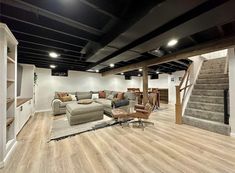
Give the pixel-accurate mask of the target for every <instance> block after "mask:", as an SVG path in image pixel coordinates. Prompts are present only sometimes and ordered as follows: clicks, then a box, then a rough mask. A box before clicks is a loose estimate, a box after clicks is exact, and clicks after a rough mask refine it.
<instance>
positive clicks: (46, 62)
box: [19, 56, 86, 67]
mask: <svg viewBox="0 0 235 173" xmlns="http://www.w3.org/2000/svg"><path fill="white" fill-rule="evenodd" d="M19 61H21V62H27V63H28V62H32V63H35V62H36V63H45V64H48V66H49V65H50V64H60V65H65V63H66V65H71V66H78V67H86V65H81V64H75V63H72V62H70V63H69V62H65V61H53V60H43V61H42V60H41V59H36V58H35V57H33V56H32V57H30V56H29V57H25V58H19Z"/></svg>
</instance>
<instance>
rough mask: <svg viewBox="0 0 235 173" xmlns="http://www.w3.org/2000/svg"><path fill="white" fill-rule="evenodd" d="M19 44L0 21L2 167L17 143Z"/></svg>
mask: <svg viewBox="0 0 235 173" xmlns="http://www.w3.org/2000/svg"><path fill="white" fill-rule="evenodd" d="M17 45H18V42H17V40H16V39H15V37H14V35H13V34H12V33H11V31H10V30H9V28H8V27H7V25H6V24H3V23H0V81H1V82H0V128H1V129H0V168H1V167H3V166H4V162H5V161H6V159H7V157H8V156H9V153H10V152H11V150H12V149H13V147H14V146H15V143H16V133H15V115H16V95H17V94H16V88H17V78H16V77H17V76H16V75H17Z"/></svg>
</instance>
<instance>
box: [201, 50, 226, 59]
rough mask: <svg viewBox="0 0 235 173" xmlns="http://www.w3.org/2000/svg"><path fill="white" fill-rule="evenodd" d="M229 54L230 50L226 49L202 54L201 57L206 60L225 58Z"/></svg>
mask: <svg viewBox="0 0 235 173" xmlns="http://www.w3.org/2000/svg"><path fill="white" fill-rule="evenodd" d="M227 52H228V49H224V50H219V51H215V52H210V53H206V54H202V55H201V56H203V57H205V58H206V59H216V58H223V57H226V56H227Z"/></svg>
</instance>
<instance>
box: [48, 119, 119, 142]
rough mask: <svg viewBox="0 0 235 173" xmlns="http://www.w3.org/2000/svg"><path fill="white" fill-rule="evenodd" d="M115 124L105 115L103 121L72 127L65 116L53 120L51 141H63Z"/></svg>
mask: <svg viewBox="0 0 235 173" xmlns="http://www.w3.org/2000/svg"><path fill="white" fill-rule="evenodd" d="M114 124H115V122H114V120H113V119H112V118H110V117H108V116H106V115H104V118H103V119H102V120H98V121H93V122H88V123H84V124H79V125H73V126H71V125H70V124H69V122H68V119H67V117H66V116H63V117H61V118H59V119H55V120H53V122H52V128H51V133H50V141H51V140H59V139H63V138H66V137H69V136H74V135H77V134H80V133H84V132H88V131H91V130H95V129H99V128H103V127H107V126H110V125H114Z"/></svg>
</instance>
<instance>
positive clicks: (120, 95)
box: [117, 92, 124, 100]
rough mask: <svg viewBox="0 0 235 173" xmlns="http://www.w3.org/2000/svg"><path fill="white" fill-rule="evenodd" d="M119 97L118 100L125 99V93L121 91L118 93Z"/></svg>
mask: <svg viewBox="0 0 235 173" xmlns="http://www.w3.org/2000/svg"><path fill="white" fill-rule="evenodd" d="M117 99H118V100H123V99H124V93H121V92H119V93H117Z"/></svg>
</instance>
